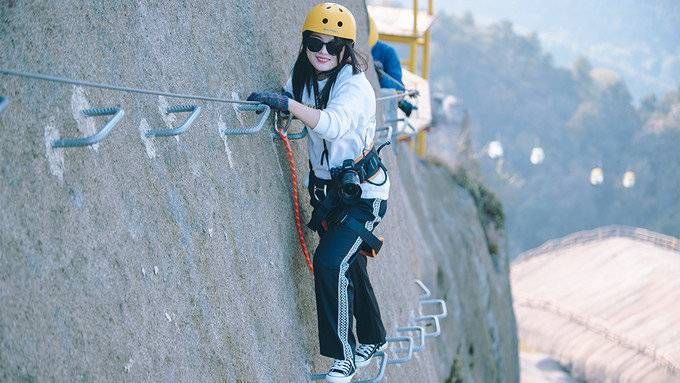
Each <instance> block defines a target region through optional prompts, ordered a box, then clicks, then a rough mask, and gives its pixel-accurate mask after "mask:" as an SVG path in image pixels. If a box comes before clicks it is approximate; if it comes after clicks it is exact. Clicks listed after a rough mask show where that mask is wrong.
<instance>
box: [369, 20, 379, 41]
mask: <svg viewBox="0 0 680 383" xmlns="http://www.w3.org/2000/svg"><path fill="white" fill-rule="evenodd" d="M377 42H378V27H377V26H376V25H375V20H373V18H372V17H371V15H368V46H369V47H371V48H373V46H375V44H376V43H377Z"/></svg>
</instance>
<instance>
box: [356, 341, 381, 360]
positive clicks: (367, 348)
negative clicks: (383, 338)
mask: <svg viewBox="0 0 680 383" xmlns="http://www.w3.org/2000/svg"><path fill="white" fill-rule="evenodd" d="M377 346H378V345H377V344H362V345H361V346H359V347H357V355H360V356H362V357H364V358H366V357H368V356H370V355H371V354H373V353H374V352H375V349H376V348H377Z"/></svg>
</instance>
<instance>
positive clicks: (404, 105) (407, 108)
mask: <svg viewBox="0 0 680 383" xmlns="http://www.w3.org/2000/svg"><path fill="white" fill-rule="evenodd" d="M398 106H399V109H401V111H402V112H404V114H405V115H406V117H411V113H412V112H413V111H414V110H416V109H418V107H417V106H415V105H413V104H412V103H410V102H408V101H406V100H403V99H402V100H400V101H399V104H398Z"/></svg>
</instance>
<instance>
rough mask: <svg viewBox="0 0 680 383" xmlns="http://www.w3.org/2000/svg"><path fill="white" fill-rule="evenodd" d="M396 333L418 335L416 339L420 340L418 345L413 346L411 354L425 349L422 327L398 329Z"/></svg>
mask: <svg viewBox="0 0 680 383" xmlns="http://www.w3.org/2000/svg"><path fill="white" fill-rule="evenodd" d="M397 332H399V333H409V332H418V333H419V334H420V335H419V336H418V339H420V343H419V344H414V345H413V352H419V351H420V350H422V349H423V348H425V329H424V328H423V327H421V326H406V327H398V328H397Z"/></svg>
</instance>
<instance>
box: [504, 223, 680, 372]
mask: <svg viewBox="0 0 680 383" xmlns="http://www.w3.org/2000/svg"><path fill="white" fill-rule="evenodd" d="M678 243H679V242H678V240H677V239H675V238H672V237H667V236H663V235H661V234H656V233H652V232H649V231H647V230H642V229H634V228H626V227H607V228H602V229H596V230H593V231H589V232H581V233H578V235H572V236H569V237H566V238H565V239H564V240H562V241H555V242H553V243H552V244H551V246H543V247H542V250H541V251H539V252H533V253H531V252H530V256H525V257H523V258H520V259H519V260H518V261H516V262H514V263H513V265H512V267H511V281H512V290H513V297H514V298H513V300H514V305H515V313H516V315H517V325H518V330H519V337H520V342H521V343H523V344H524V345H526V346H527V347H529V348H531V349H536V350H538V351H542V352H546V353H549V354H551V356H552V357H553V358H556V359H558V360H560V361H561V362H562V365H569V366H571V367H572V371H575V372H576V373H577V374H578V376H576V377H577V378H580V379H586V380H588V381H642V380H646V381H670V380H673V379H678V378H679V377H680V357H679V356H680V325H678V323H680V308H679V307H678V305H677V302H680V251H679V250H678Z"/></svg>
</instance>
